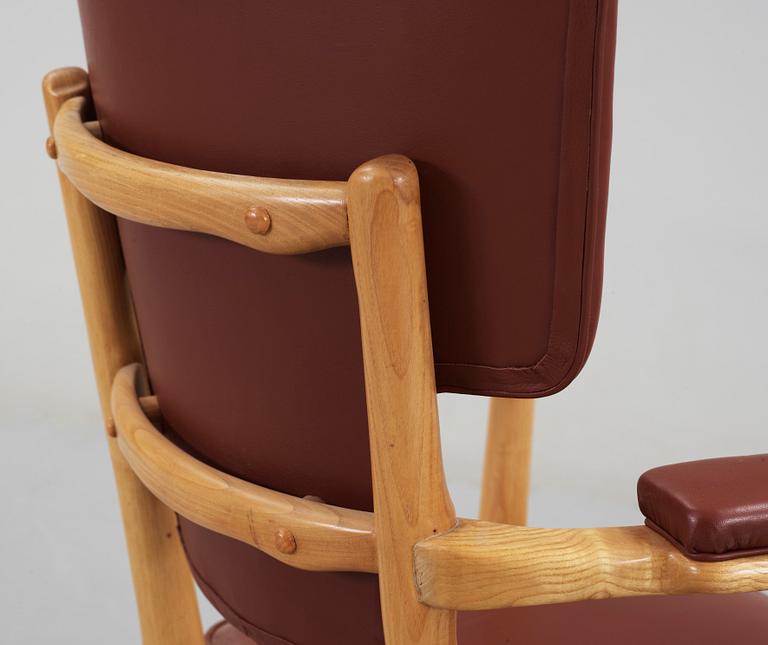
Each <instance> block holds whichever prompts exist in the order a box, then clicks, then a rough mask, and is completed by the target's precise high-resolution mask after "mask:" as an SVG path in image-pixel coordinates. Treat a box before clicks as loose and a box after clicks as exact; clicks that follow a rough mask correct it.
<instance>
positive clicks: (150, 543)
mask: <svg viewBox="0 0 768 645" xmlns="http://www.w3.org/2000/svg"><path fill="white" fill-rule="evenodd" d="M88 94H89V88H88V77H87V75H86V74H85V72H84V71H83V70H81V69H77V68H64V69H60V70H56V71H54V72H51V73H50V74H48V75H47V76H46V77H45V79H44V81H43V97H44V100H45V107H46V111H47V114H48V122H49V126H50V127H51V128H53V123H54V120H55V118H56V115H57V113H58V111H59V108H60V106H61V105H62V104H64V103H65V102H66V101H67V100H69V99H71V98H72V97H86V96H88ZM59 180H60V184H61V193H62V197H63V201H64V210H65V212H66V216H67V224H68V227H69V234H70V240H71V243H72V251H73V254H74V259H75V268H76V270H77V278H78V282H79V284H80V295H81V297H82V301H83V311H84V313H85V322H86V325H87V328H88V338H89V341H90V346H91V356H92V358H93V368H94V372H95V375H96V385H97V387H98V393H99V399H100V402H101V410H102V414H103V416H104V425H105V428H107V429H108V428H109V427H110V425H111V418H110V417H111V412H110V402H109V400H110V388H111V385H112V379H113V377H114V376H115V374H116V373H117V370H118V369H119V368H120V367H122V366H123V365H125V364H126V363H130V362H133V361H137V360H141V348H140V345H139V340H138V337H137V335H136V331H135V323H134V320H133V312H132V309H131V307H130V304H129V298H128V294H127V290H126V283H125V272H124V267H123V261H122V254H121V251H120V244H119V241H118V238H117V229H116V226H115V220H114V217H112V216H111V215H108V214H106V213H104V212H102V211H100V210H99V209H98V208H97V207H96V206H94V205H93V204H92V203H91V202H90V201H88V200H87V199H86V198H85V197H83V195H81V194H80V193H79V192H78V190H77V189H76V188H75V187H74V186H73V185H72V184H71V183H70V181H69V180H68V179H67V178H66V177H65V176H64V175H63V174H61V173H59ZM107 442H108V445H109V453H110V457H111V459H112V467H113V470H114V474H115V482H116V485H117V492H118V497H119V500H120V508H121V511H122V516H123V525H124V528H125V537H126V542H127V546H128V554H129V558H130V564H131V573H132V576H133V583H134V589H135V592H136V600H137V604H138V609H139V617H140V622H141V634H142V641H143V643H144V645H202V643H203V631H202V626H201V623H200V616H199V613H198V608H197V600H196V597H195V591H194V587H193V583H192V577H191V575H190V572H189V567H188V566H187V563H186V560H185V558H184V554H183V550H182V547H181V542H180V539H179V535H178V531H177V528H176V517H175V515H174V514H173V512H172V511H171V510H170V509H168V508H167V507H166V506H165V505H163V504H162V503H161V502H160V501H159V500H157V499H156V498H155V497H154V496H153V495H152V494H151V493H150V492H149V491H148V490H147V489H146V488H145V487H144V486H143V485H142V484H141V482H140V481H139V479H138V478H137V477H136V475H135V474H134V473H133V471H132V470H131V468H130V467H129V466H128V464H127V463H126V461H125V459H123V456H122V454H121V453H120V450H119V449H118V447H117V443H116V441H115V439H114V438H113V437H110V436H109V432H108V431H107ZM109 601H110V600H109V598H102V599H101V602H104V603H105V602H109Z"/></svg>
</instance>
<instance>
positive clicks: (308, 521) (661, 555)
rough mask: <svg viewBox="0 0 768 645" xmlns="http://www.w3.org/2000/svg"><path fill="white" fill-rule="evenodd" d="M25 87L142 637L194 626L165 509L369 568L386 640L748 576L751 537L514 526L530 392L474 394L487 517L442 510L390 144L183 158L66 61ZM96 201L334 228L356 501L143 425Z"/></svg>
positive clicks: (162, 641) (417, 225)
mask: <svg viewBox="0 0 768 645" xmlns="http://www.w3.org/2000/svg"><path fill="white" fill-rule="evenodd" d="M43 92H44V98H45V104H46V109H47V112H48V120H49V126H50V130H51V138H49V140H48V145H47V148H48V151H49V154H50V155H51V156H52V157H54V158H57V160H58V167H59V178H60V181H61V190H62V195H63V199H64V205H65V210H66V215H67V221H68V225H69V232H70V237H71V241H72V246H73V252H74V257H75V264H76V269H77V275H78V280H79V283H80V290H81V295H82V299H83V307H84V311H85V318H86V323H87V327H88V334H89V338H90V343H91V352H92V356H93V362H94V369H95V372H96V380H97V385H98V390H99V397H100V401H101V407H102V412H103V416H104V423H105V427H106V430H107V440H108V444H109V450H110V455H111V458H112V463H113V468H114V472H115V478H116V483H117V489H118V493H119V497H120V504H121V509H122V514H123V521H124V525H125V531H126V539H127V543H128V551H129V556H130V561H131V569H132V574H133V581H134V587H135V591H136V597H137V602H138V607H139V615H140V621H141V631H142V637H143V642H144V643H145V644H146V645H190V644H191V645H194V644H196V643H197V644H200V643H202V641H203V632H202V628H201V625H200V617H199V612H198V608H197V604H196V600H195V596H194V590H193V584H192V578H191V575H190V573H189V569H188V565H187V563H186V560H185V558H184V555H183V552H182V548H181V544H180V540H179V536H178V534H177V528H176V519H175V515H174V513H179V514H181V515H183V516H185V517H187V518H189V519H191V520H192V521H194V522H197V523H198V524H201V525H203V526H205V527H207V528H209V529H212V530H215V531H218V532H220V533H223V534H225V535H228V536H230V537H233V538H236V539H238V540H241V541H243V542H246V543H248V544H251V545H253V546H254V547H255V548H259V549H261V550H262V551H265V552H266V553H268V554H270V555H271V556H273V557H275V558H278V559H280V560H281V561H283V562H285V563H287V564H289V565H292V566H296V567H300V568H304V569H312V570H345V571H366V572H377V573H378V575H379V585H380V589H381V603H382V612H383V621H384V631H385V637H386V642H387V643H391V644H397V645H400V644H416V643H418V644H423V645H435V644H437V643H440V644H441V645H442V644H448V645H450V644H451V643H455V642H456V635H455V634H456V628H455V622H456V610H458V609H487V608H495V607H504V606H513V605H534V604H546V603H557V602H567V601H578V600H586V599H592V598H608V597H618V596H630V595H647V594H678V593H691V592H707V593H727V592H736V591H755V590H761V589H765V588H768V556H757V557H751V558H743V559H739V560H732V561H727V562H717V563H714V562H713V563H703V562H694V561H692V560H688V559H687V558H685V557H684V556H683V555H682V554H681V553H680V552H678V551H677V550H676V549H675V548H674V547H673V546H672V545H671V544H669V543H668V542H666V541H665V540H664V539H663V538H661V537H660V536H659V535H657V534H656V533H654V532H653V531H651V530H650V529H648V528H646V527H644V526H637V527H628V528H598V529H534V528H527V527H525V526H522V525H523V524H524V523H525V514H526V498H527V489H528V463H529V459H530V432H531V424H532V411H533V407H532V405H533V404H532V403H531V402H530V401H514V400H513V401H504V400H500V399H498V400H496V399H494V400H492V402H491V414H490V421H489V435H488V446H487V454H486V467H485V475H484V484H483V498H482V504H481V506H482V510H481V517H482V518H483V520H490V521H472V520H457V518H456V516H455V513H454V509H453V504H452V502H451V499H450V496H449V494H448V490H447V487H446V484H445V476H444V472H443V465H442V455H441V449H440V435H439V427H438V416H437V399H436V392H435V378H434V367H433V357H432V341H431V333H430V324H429V308H428V305H427V286H426V275H425V268H424V249H423V242H422V228H421V210H420V205H419V187H418V177H417V173H416V169H415V167H414V165H413V164H412V163H411V162H410V161H409V160H408V159H406V158H405V157H402V156H397V155H391V156H386V157H381V158H379V159H376V160H373V161H371V162H368V163H367V164H364V165H363V166H361V167H360V168H358V169H357V170H356V171H355V172H354V173H353V174H352V176H351V177H350V179H349V181H347V182H327V181H323V182H320V181H295V180H275V179H260V178H254V177H244V176H238V175H229V174H223V173H214V172H206V171H201V170H192V169H188V168H182V167H179V166H174V165H171V164H166V163H161V162H157V161H152V160H149V159H143V158H140V157H136V156H134V155H131V154H128V153H125V152H122V151H119V150H116V149H114V148H112V147H110V146H108V145H106V144H105V143H103V142H102V141H101V140H100V138H99V136H100V135H99V132H100V131H99V127H98V124H94V123H91V124H89V123H84V121H83V118H84V115H85V114H86V113H87V109H88V95H89V88H88V78H87V75H86V73H85V72H84V71H82V70H80V69H76V68H66V69H60V70H56V71H54V72H51V73H50V74H48V75H47V76H46V78H45V80H44V82H43ZM102 209H104V210H102ZM107 211H108V212H107ZM110 213H112V214H110ZM113 214H116V215H119V216H121V217H125V218H127V219H131V220H135V221H139V222H143V223H145V224H150V225H154V226H164V227H170V228H177V229H182V230H190V231H198V232H203V233H208V234H212V235H216V236H219V237H223V238H226V239H229V240H232V241H234V242H237V243H239V244H243V245H246V246H249V247H251V248H253V249H256V250H258V251H262V252H267V253H306V252H311V251H315V250H319V249H323V248H328V247H332V246H340V245H346V244H349V245H350V247H351V252H352V259H353V266H354V274H355V283H356V287H357V294H358V300H359V307H360V318H361V332H362V344H363V358H364V368H365V385H366V397H367V407H368V419H369V432H370V445H371V464H372V476H373V490H374V508H375V513H367V512H361V511H355V510H349V509H342V508H337V507H334V506H330V505H327V504H323V503H321V502H317V501H310V500H307V499H300V498H296V497H292V496H290V495H285V494H283V493H279V492H276V491H272V490H268V489H265V488H262V487H260V486H257V485H255V484H251V483H249V482H246V481H243V480H240V479H237V478H235V477H232V476H229V475H227V474H225V473H223V472H220V471H217V470H216V469H214V468H211V467H209V466H207V465H205V464H203V463H202V462H200V461H198V460H196V459H195V458H193V457H192V456H190V455H188V454H186V453H185V452H183V451H182V450H180V449H179V448H178V447H176V446H175V445H174V444H172V443H171V442H170V441H169V440H168V439H166V438H165V437H164V436H163V435H162V434H161V433H160V432H159V431H157V430H156V429H155V427H154V426H153V424H152V420H151V419H152V418H154V417H157V416H159V415H160V414H161V406H162V402H159V403H158V401H157V399H156V398H155V397H153V396H151V394H149V392H148V390H147V382H146V378H145V376H144V373H143V369H142V368H141V366H140V364H141V363H142V352H141V345H140V341H139V337H138V333H137V329H136V323H135V320H134V316H133V311H132V307H131V304H130V298H129V292H128V289H127V284H126V279H125V274H124V266H123V260H122V255H121V250H120V244H119V240H118V236H117V229H116V225H115V217H114V215H113Z"/></svg>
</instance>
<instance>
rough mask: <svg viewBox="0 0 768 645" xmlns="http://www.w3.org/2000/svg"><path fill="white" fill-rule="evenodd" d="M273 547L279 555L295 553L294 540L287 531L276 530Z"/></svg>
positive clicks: (291, 534)
mask: <svg viewBox="0 0 768 645" xmlns="http://www.w3.org/2000/svg"><path fill="white" fill-rule="evenodd" d="M275 546H276V547H277V550H278V551H280V553H286V554H291V553H296V538H295V537H294V535H293V533H291V532H290V531H289V530H288V529H278V530H277V533H275Z"/></svg>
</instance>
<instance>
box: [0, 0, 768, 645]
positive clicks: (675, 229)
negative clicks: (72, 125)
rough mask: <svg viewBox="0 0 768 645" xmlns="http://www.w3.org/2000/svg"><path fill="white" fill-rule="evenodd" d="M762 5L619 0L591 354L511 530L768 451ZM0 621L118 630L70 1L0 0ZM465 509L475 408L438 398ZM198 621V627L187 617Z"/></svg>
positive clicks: (44, 634)
mask: <svg viewBox="0 0 768 645" xmlns="http://www.w3.org/2000/svg"><path fill="white" fill-rule="evenodd" d="M766 25H768V3H765V2H763V1H762V0H734V1H733V2H722V1H720V2H713V1H711V0H706V1H705V0H684V1H683V0H671V1H670V0H664V1H662V0H624V1H623V2H621V3H620V11H619V36H618V51H617V60H616V95H615V97H616V98H615V133H614V148H613V170H612V177H611V194H610V206H609V214H608V234H607V246H606V265H605V288H604V296H603V309H602V319H601V323H600V328H599V331H598V336H597V341H596V344H595V349H594V351H593V353H592V357H591V359H590V361H589V362H588V364H587V367H586V368H585V370H584V372H583V373H582V375H581V376H580V377H579V378H578V379H577V380H576V382H575V383H574V384H573V385H572V386H571V387H570V388H569V389H568V390H566V391H565V392H563V393H561V394H559V395H556V396H554V397H552V398H549V399H545V400H542V401H540V402H539V404H538V408H537V419H536V432H535V439H534V464H533V481H532V496H531V517H530V521H531V523H532V524H536V525H540V526H590V525H611V524H629V523H638V522H640V521H641V517H640V515H639V513H638V511H637V504H636V500H635V482H636V479H637V477H638V476H639V475H640V473H642V472H643V471H644V470H646V469H648V468H650V467H653V466H656V465H661V464H665V463H672V462H675V461H682V460H688V459H695V458H702V457H714V456H721V455H737V454H748V453H755V452H768V435H766V430H767V429H768V388H767V387H766V383H767V382H768V377H767V375H766V372H768V347H767V346H766V343H765V342H764V339H765V337H766V330H768V286H767V281H768V270H767V269H768V206H766V205H767V204H768V179H767V175H768V159H767V158H766V151H768V119H767V118H766V115H768V91H767V90H766V85H767V84H768V83H767V81H766V79H767V78H768V74H767V73H766V70H767V69H768V40H767V39H766V38H765V33H764V32H765V27H766ZM0 65H2V79H3V86H2V108H0V110H1V112H0V128H1V130H0V141H2V151H1V152H0V164H1V165H0V177H2V183H1V184H0V186H1V188H2V189H1V190H0V202H1V204H2V211H1V212H2V228H1V229H0V437H1V438H2V445H3V450H1V451H0V491H2V493H1V494H2V509H3V520H2V522H1V523H0V579H2V581H3V584H2V585H0V619H1V622H2V625H3V636H2V639H3V641H4V642H8V643H19V644H31V645H36V644H38V643H39V644H43V643H47V642H60V643H75V642H76V643H79V644H81V645H91V644H93V645H96V644H102V643H111V644H114V645H123V644H124V645H128V644H132V643H136V642H138V641H139V636H138V626H137V622H136V615H135V610H134V603H133V594H132V590H131V584H130V575H129V571H128V564H127V559H126V555H125V550H124V543H123V537H122V529H121V526H120V519H119V514H118V509H117V501H116V496H115V493H114V487H113V484H112V476H111V471H110V466H109V460H108V456H107V451H106V447H105V445H104V437H103V431H102V430H101V422H100V419H99V412H98V404H97V400H96V395H95V388H94V382H93V377H92V375H91V367H90V358H89V356H88V347H87V341H86V337H85V330H84V325H83V320H82V314H81V311H80V302H79V296H78V293H77V285H76V282H75V276H74V270H73V265H72V260H71V257H70V251H69V243H68V240H67V233H66V226H65V222H64V216H63V213H62V208H61V204H60V200H59V194H58V186H57V183H56V180H55V173H54V166H53V163H52V162H51V161H50V160H49V159H48V158H47V157H46V156H45V153H44V145H43V144H44V141H45V137H46V135H47V132H46V126H45V117H44V114H43V109H42V101H41V97H40V79H41V78H42V76H43V74H44V73H45V72H46V71H48V70H49V69H51V68H54V67H57V66H63V65H84V55H83V50H82V43H81V35H80V25H79V20H78V16H77V7H76V4H75V2H73V1H69V2H61V1H56V2H54V1H53V0H47V1H44V2H42V1H41V2H34V3H31V2H29V3H24V2H21V1H19V0H16V1H9V0H4V2H3V3H2V4H0ZM440 405H441V421H442V425H443V438H444V439H443V441H444V451H445V458H446V467H447V470H448V478H449V482H450V486H451V490H452V492H453V494H454V497H455V501H456V506H457V510H458V512H459V513H460V514H461V515H464V516H471V515H473V514H474V513H476V508H477V504H478V499H479V486H480V472H481V466H482V456H483V441H484V432H485V414H486V409H487V401H486V400H484V399H481V398H471V397H465V396H457V395H442V396H441V398H440ZM203 613H204V619H205V620H206V622H210V621H212V620H213V619H214V612H213V611H212V610H211V609H210V608H209V607H207V606H204V612H203Z"/></svg>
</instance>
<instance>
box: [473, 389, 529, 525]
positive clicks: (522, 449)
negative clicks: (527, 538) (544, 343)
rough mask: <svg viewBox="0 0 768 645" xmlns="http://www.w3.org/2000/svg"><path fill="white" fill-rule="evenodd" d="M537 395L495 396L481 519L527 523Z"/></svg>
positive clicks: (486, 454)
mask: <svg viewBox="0 0 768 645" xmlns="http://www.w3.org/2000/svg"><path fill="white" fill-rule="evenodd" d="M533 408H534V402H533V399H501V398H492V399H491V401H490V411H489V414H488V437H487V440H486V446H485V466H484V468H483V490H482V496H481V498H480V519H481V520H487V521H489V522H499V523H502V524H516V525H520V526H522V525H524V524H525V523H526V520H527V516H528V488H529V482H530V472H531V440H532V435H533Z"/></svg>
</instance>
